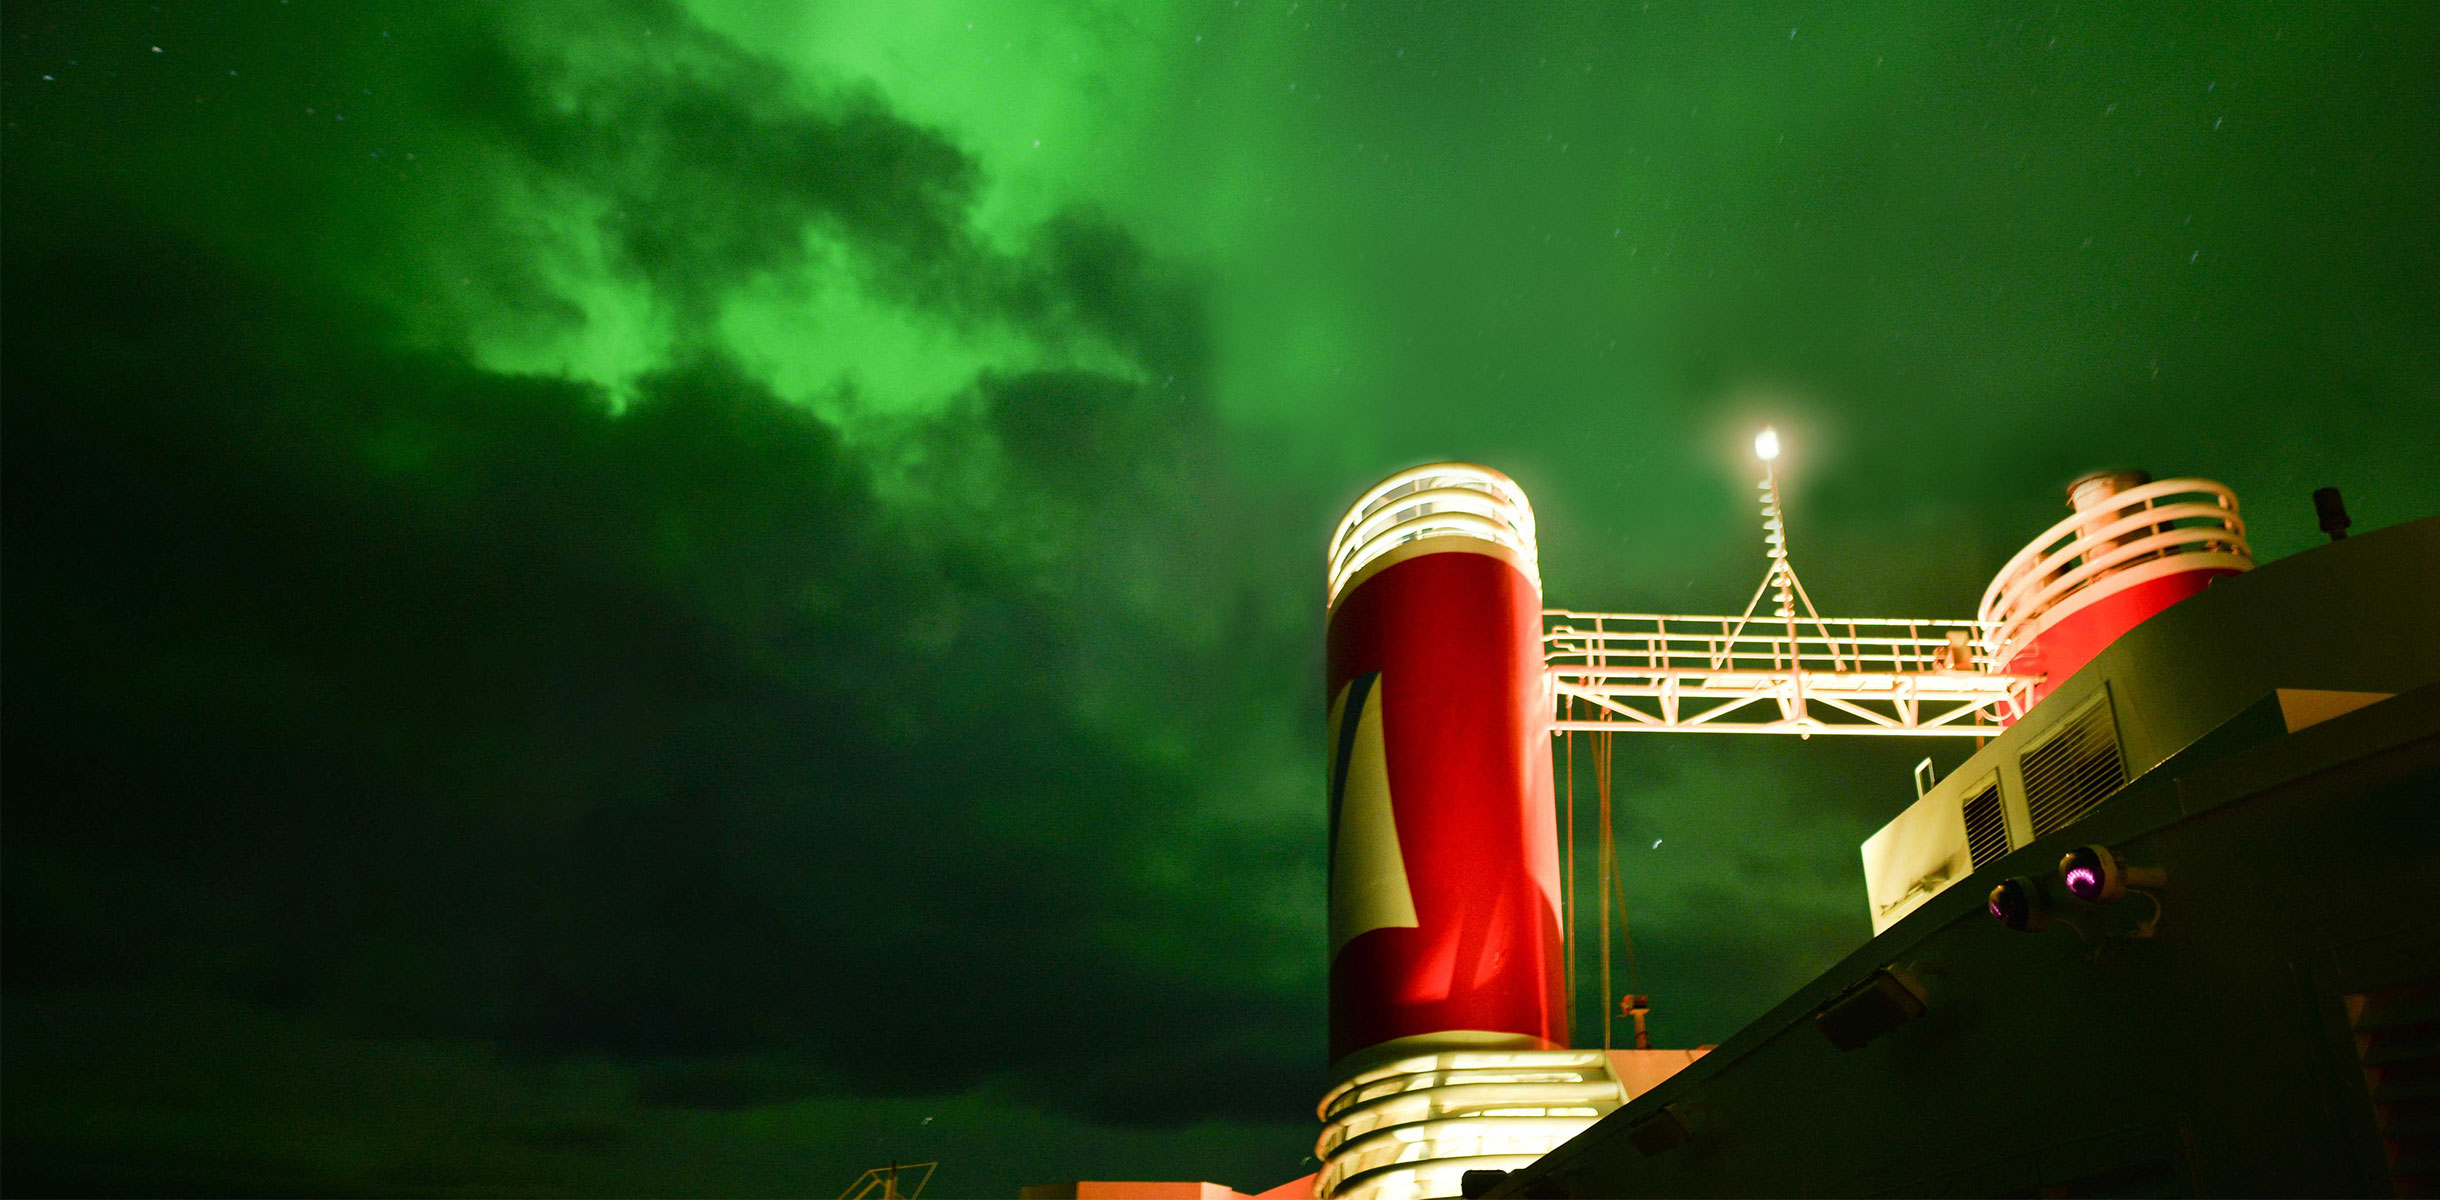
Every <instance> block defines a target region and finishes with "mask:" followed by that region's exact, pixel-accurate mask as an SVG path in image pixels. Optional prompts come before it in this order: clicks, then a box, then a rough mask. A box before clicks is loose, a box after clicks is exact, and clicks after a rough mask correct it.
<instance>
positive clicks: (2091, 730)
mask: <svg viewBox="0 0 2440 1200" xmlns="http://www.w3.org/2000/svg"><path fill="white" fill-rule="evenodd" d="M2017 767H2018V769H2019V770H2020V771H2022V772H2023V774H2024V776H2025V809H2026V814H2027V815H2028V816H2030V817H2031V818H2032V819H2033V836H2035V837H2037V838H2038V837H2042V836H2043V835H2045V834H2050V833H2055V832H2057V831H2058V830H2060V829H2063V828H2065V827H2066V826H2067V823H2068V822H2070V821H2073V820H2075V819H2076V818H2078V817H2081V816H2083V815H2084V814H2085V813H2088V812H2091V811H2092V808H2093V806H2094V805H2096V804H2099V803H2101V801H2102V800H2103V799H2104V798H2105V797H2107V796H2108V795H2109V794H2110V793H2111V792H2114V791H2117V790H2118V788H2119V785H2121V784H2124V783H2125V782H2126V781H2127V772H2126V765H2125V764H2124V763H2123V762H2121V761H2120V760H2119V757H2118V723H2117V722H2116V721H2114V720H2112V719H2111V717H2110V697H2109V693H2108V692H2106V691H2105V692H2103V693H2101V694H2100V695H2097V696H2095V697H2093V698H2092V699H2091V700H2090V701H2087V702H2086V703H2085V705H2084V707H2083V708H2082V709H2080V710H2078V711H2077V713H2076V715H2074V716H2072V717H2069V718H2068V719H2067V720H2065V721H2062V722H2060V723H2059V727H2058V728H2057V729H2054V730H2052V731H2051V733H2050V736H2049V737H2047V738H2044V739H2042V744H2041V745H2038V746H2035V747H2034V748H2033V749H2031V750H2028V751H2026V752H2025V754H2024V757H2022V758H2020V759H2018V760H2017Z"/></svg>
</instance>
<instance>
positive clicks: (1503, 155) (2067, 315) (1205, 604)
mask: <svg viewBox="0 0 2440 1200" xmlns="http://www.w3.org/2000/svg"><path fill="white" fill-rule="evenodd" d="M0 52H4V57H0V121H4V122H5V129H4V136H5V169H4V170H0V201H4V204H5V208H4V210H0V236H4V237H5V246H4V251H5V257H4V259H0V269H4V271H5V278H4V284H5V289H4V291H0V318H4V320H5V336H4V340H0V370H4V372H5V377H4V380H0V383H4V388H5V390H4V393H0V401H4V404H5V410H4V411H5V422H6V425H5V440H4V443H0V444H4V446H5V454H6V464H5V465H6V472H5V487H6V494H5V507H4V509H0V522H4V525H0V533H4V535H5V541H4V543H0V549H4V551H5V558H4V560H0V566H4V567H5V575H4V582H5V589H6V593H5V609H4V610H0V611H4V612H5V628H4V642H0V646H4V654H5V661H6V664H7V667H6V670H7V677H6V695H7V709H6V724H5V738H6V746H5V765H6V786H5V809H4V810H0V811H4V815H5V822H6V826H5V837H4V838H0V852H4V853H5V871H4V873H0V882H4V884H5V889H6V892H5V920H6V930H5V939H4V943H0V949H4V951H5V971H4V974H5V981H6V987H7V1003H6V1006H5V1010H4V1015H0V1021H4V1024H5V1030H4V1032H5V1039H6V1041H5V1054H4V1055H0V1071H4V1072H5V1075H4V1076H0V1084H4V1086H5V1090H6V1104H5V1109H4V1112H5V1153H4V1154H0V1164H4V1167H0V1169H4V1170H5V1172H6V1183H7V1190H9V1191H10V1192H12V1193H16V1194H30V1193H40V1192H51V1191H79V1190H100V1191H133V1192H147V1191H150V1192H164V1193H167V1192H176V1193H182V1194H266V1193H293V1194H429V1193H439V1192H452V1193H461V1194H498V1193H519V1194H526V1193H566V1194H587V1195H599V1194H635V1193H651V1194H821V1195H828V1194H834V1193H835V1192H836V1191H837V1189H839V1188H840V1187H844V1186H845V1185H846V1183H847V1182H848V1181H849V1180H850V1179H852V1178H853V1177H854V1176H855V1174H856V1173H857V1172H859V1171H861V1170H863V1169H864V1168H866V1167H869V1166H874V1165H878V1164H880V1163H884V1162H887V1161H889V1160H891V1159H893V1158H895V1159H899V1160H908V1161H911V1160H920V1159H932V1158H938V1159H940V1160H942V1161H943V1166H942V1168H941V1172H940V1175H939V1178H938V1181H937V1183H936V1185H935V1188H934V1193H933V1194H938V1195H947V1196H960V1195H1007V1194H1013V1192H1014V1189H1015V1187H1016V1186H1017V1184H1019V1183H1021V1182H1043V1181H1049V1180H1054V1179H1062V1178H1078V1177H1087V1178H1092V1177H1098V1178H1198V1177H1200V1178H1206V1179H1214V1180H1219V1181H1223V1182H1228V1183H1230V1184H1233V1185H1235V1186H1237V1187H1239V1188H1245V1189H1252V1188H1257V1187H1261V1186H1268V1185H1270V1184H1274V1183H1277V1182H1280V1181H1282V1180H1285V1179H1287V1178H1290V1177H1293V1176H1295V1175H1299V1174H1302V1173H1304V1171H1306V1170H1308V1169H1309V1167H1306V1166H1300V1165H1299V1160H1300V1158H1301V1156H1303V1155H1304V1154H1305V1153H1306V1151H1307V1149H1308V1148H1309V1146H1310V1142H1311V1138H1312V1134H1313V1131H1314V1125H1313V1121H1312V1112H1311V1104H1312V1101H1313V1100H1314V1098H1315V1097H1316V1096H1317V1095H1318V1093H1319V1091H1320V1089H1321V1086H1322V1083H1323V1079H1322V1076H1323V1068H1324V1064H1323V1062H1322V1061H1321V1059H1322V1057H1323V1050H1322V1044H1323V1019H1322V1011H1323V996H1322V981H1323V974H1324V969H1325V964H1324V962H1323V948H1324V947H1323V923H1324V916H1323V900H1322V896H1323V838H1322V832H1321V831H1322V822H1323V816H1322V814H1323V801H1322V784H1321V777H1322V768H1321V763H1322V760H1323V749H1322V746H1321V720H1320V700H1319V699H1318V691H1319V687H1320V684H1319V680H1320V677H1321V676H1320V672H1319V667H1318V663H1319V658H1320V625H1321V615H1322V614H1321V587H1322V583H1321V556H1322V549H1323V542H1324V540H1325V538H1326V537H1327V536H1328V531H1329V528H1330V525H1331V523H1332V522H1333V521H1334V520H1335V519H1336V518H1337V517H1338V515H1339V514H1340V511H1341V510H1342V508H1343V506H1344V505H1345V503H1346V502H1347V500H1348V499H1349V498H1351V497H1352V496H1354V495H1355V494H1356V493H1357V492H1358V491H1360V490H1361V489H1362V488H1363V487H1365V486H1366V485H1367V484H1369V483H1371V482H1373V481H1374V480H1375V479H1378V478H1380V477H1381V476H1383V475H1385V474H1387V473H1388V472H1390V471H1391V470H1394V469H1396V468H1399V467H1403V466H1406V465H1410V464H1412V463H1415V462H1419V461H1425V460H1429V459H1434V458H1442V457H1454V458H1464V459H1469V460H1473V461H1478V462H1483V463H1486V464H1490V465H1493V466H1496V467H1498V468H1500V469H1502V470H1504V471H1506V472H1508V473H1509V474H1510V475H1512V476H1514V477H1515V478H1517V480H1518V481H1519V482H1520V483H1521V484H1522V485H1523V486H1524V487H1525V488H1526V490H1527V491H1528V493H1529V494H1530V495H1531V497H1532V499H1533V501H1534V503H1535V505H1536V507H1537V510H1538V515H1539V523H1540V528H1541V539H1542V540H1541V561H1542V564H1543V572H1544V578H1545V583H1546V593H1547V596H1548V597H1549V599H1550V601H1551V602H1552V603H1554V604H1563V605H1567V606H1571V607H1577V608H1583V609H1626V610H1637V611H1663V612H1676V611H1685V612H1716V611H1720V610H1723V609H1726V610H1731V611H1733V610H1734V609H1735V608H1737V607H1738V606H1739V605H1741V604H1742V602H1743V600H1744V598H1745V596H1746V595H1747V594H1748V593H1749V592H1750V590H1751V588H1752V586H1753V582H1754V580H1755V579H1756V578H1758V577H1759V575H1760V572H1761V568H1762V560H1761V554H1760V540H1759V538H1760V534H1759V531H1758V530H1757V529H1756V527H1755V520H1754V518H1753V515H1752V513H1751V511H1750V504H1749V497H1750V494H1751V491H1752V483H1751V475H1752V467H1753V463H1752V460H1751V457H1750V456H1751V445H1752V440H1751V439H1752V437H1753V435H1754V432H1755V430H1756V428H1758V427H1759V426H1760V425H1762V424H1764V423H1765V422H1771V423H1775V424H1776V425H1777V426H1778V428H1779V430H1780V431H1781V434H1782V436H1783V438H1784V440H1785V445H1786V448H1785V453H1784V454H1783V456H1782V457H1781V459H1780V460H1779V464H1780V477H1781V479H1782V480H1783V482H1784V483H1785V484H1786V486H1787V488H1788V491H1789V494H1790V505H1791V510H1790V535H1791V539H1792V545H1791V548H1792V550H1793V553H1794V556H1795V561H1796V563H1797V565H1798V567H1799V568H1800V570H1802V571H1803V573H1804V578H1805V580H1806V583H1807V586H1808V587H1809V588H1810V589H1811V591H1812V593H1813V595H1814V597H1815V599H1816V600H1817V601H1818V602H1819V603H1820V604H1821V606H1822V608H1823V609H1824V610H1825V611H1833V610H1835V611H1837V612H1841V613H1854V614H1858V615H1900V616H1908V615H1924V616H1951V615H1955V616H1964V615H1969V614H1970V610H1971V608H1972V605H1973V601H1974V598H1975V596H1976V595H1978V594H1979V592H1980V590H1981V588H1982V586H1983V584H1984V583H1985V582H1986V581H1987V580H1988V578H1989V575H1990V573H1991V572H1992V571H1993V570H1994V569H1996V568H1997V567H1998V566H1999V564H2000V563H2001V562H2002V561H2003V560H2004V559H2005V558H2006V557H2007V555H2008V554H2009V553H2011V552H2013V551H2014V550H2015V549H2016V548H2017V547H2018V546H2019V545H2020V544H2021V543H2022V542H2023V540H2024V539H2025V538H2027V537H2029V536H2031V535H2032V534H2033V533H2035V532H2037V531H2038V530H2040V529H2041V528H2043V527H2044V526H2046V525H2048V524H2049V523H2050V522H2051V521H2052V520H2053V519H2054V518H2055V517H2056V516H2057V515H2059V513H2060V511H2061V508H2060V505H2061V499H2060V495H2059V490H2058V489H2059V487H2060V485H2062V484H2063V483H2064V482H2065V481H2066V480H2067V479H2068V478H2070V477H2072V476H2073V475H2075V474H2077V473H2079V472H2081V471H2083V470H2085V469H2088V468H2091V467H2096V466H2104V465H2115V464H2135V465H2141V466H2145V467H2148V468H2150V469H2151V470H2153V471H2155V472H2156V473H2159V474H2162V475H2164V476H2165V475H2169V474H2197V475H2203V476H2208V477H2212V478H2216V479H2220V480H2223V481H2225V482H2227V483H2228V484H2230V485H2231V486H2233V487H2234V488H2235V489H2236V491H2237V493H2238V495H2239V496H2240V497H2241V498H2242V499H2243V501H2244V503H2245V504H2246V515H2247V517H2248V518H2249V521H2250V522H2251V524H2252V527H2253V532H2254V535H2255V536H2254V545H2255V548H2256V551H2257V553H2258V555H2259V556H2260V557H2261V558H2263V559H2264V560H2266V561H2267V560H2272V559H2276V558H2278V557H2279V556H2281V555H2284V554H2287V553H2292V552H2294V551H2296V550H2298V549H2301V548H2303V547H2305V546H2307V545H2310V544H2312V543H2313V542H2315V541H2317V540H2318V539H2319V536H2320V535H2319V534H2318V533H2317V532H2316V530H2315V528H2314V519H2313V513H2312V509H2311V505H2310V504H2309V502H2308V500H2307V496H2308V494H2309V493H2310V491H2311V490H2312V489H2313V488H2315V487H2318V486H2322V485H2325V484H2334V485H2337V486H2339V487H2341V488H2343V489H2344V490H2345V491H2346V494H2347V498H2348V502H2349V505H2350V508H2351V509H2352V511H2353V513H2354V516H2355V519H2356V522H2357V526H2356V528H2357V529H2358V531H2359V532H2360V531H2364V530H2369V529H2373V528H2378V527H2380V526H2383V525H2388V524H2393V523H2396V522H2398V521H2402V520H2407V519H2412V518H2415V517H2420V516H2425V515H2429V514H2431V513H2433V512H2435V511H2440V475H2436V474H2435V472H2434V471H2433V470H2432V468H2431V463H2432V462H2433V461H2434V449H2435V447H2440V386H2435V382H2434V381H2435V379H2440V289H2436V288H2435V286H2434V281H2435V279H2440V271H2436V269H2435V268H2440V253H2436V252H2435V249H2434V246H2435V239H2434V233H2435V229H2440V220H2436V218H2440V201H2436V199H2435V198H2436V197H2440V73H2435V72H2434V71H2433V70H2432V69H2431V66H2432V64H2433V63H2434V62H2435V61H2440V10H2435V9H2433V8H2430V7H2428V6H2424V5H2417V4H2392V5H2367V6H2360V7H2354V8H2348V9H2339V8H2336V7H2333V6H2325V5H2318V4H2278V3H2268V4H2254V5H2245V6H2237V5H2224V6H2210V7H2201V8H2196V9H2194V10H2191V11H2178V12H2171V11H2169V10H2166V9H2160V8H2157V7H2149V6H2147V7H2138V8H2112V7H2102V6H2080V5H2071V6H2066V7H2062V8H2056V9H2054V8H2052V7H2049V6H2042V7H2038V8H2027V9H2022V10H2006V11H1993V10H1988V9H1975V8H1970V7H1967V6H1957V5H1951V4H1945V3H1929V2H1927V3H1893V4H1882V5H1874V6H1869V7H1868V6H1860V5H1855V4H1845V3H1841V4H1815V5H1805V4H1789V5H1760V4H1756V5H1709V6H1703V5H1686V4H1675V3H1657V2H1656V3H1652V4H1642V3H1641V2H1640V0H1634V2H1630V3H1621V4H1609V5H1597V6H1586V5H1573V4H1571V5H1549V6H1530V7H1529V6H1521V5H1480V6H1456V5H1448V6H1434V7H1431V8H1429V9H1426V8H1423V7H1421V6H1405V5H1354V4H1350V5H1341V4H1338V3H1336V2H1335V0H1329V2H1323V3H1313V2H1300V0H1276V2H1274V0H1243V2H1242V3H1229V2H1227V0H1220V2H1218V3H1210V4H1178V5H1158V4H1136V3H1124V4H1122V3H1103V4H1071V5H1058V6H1053V5H1033V4H1026V5H975V6H964V5H949V4H922V5H896V4H864V3H837V4H806V5H778V4H765V3H760V2H758V0H734V2H716V0H700V2H696V3H682V2H678V0H671V2H669V3H626V4H590V3H585V4H579V3H560V2H555V0H523V2H512V3H506V4H501V5H497V6H474V5H456V4H425V3H393V4H382V3H365V4H338V3H323V2H320V0H294V2H293V3H286V2H282V0H232V2H230V3H174V2H165V3H162V4H160V5H157V6H155V5H87V4H76V3H52V2H43V0H22V2H21V0H10V3H9V4H8V7H7V10H6V21H5V24H0ZM1623 740H1624V741H1625V742H1626V744H1625V745H1623V746H1622V747H1621V751H1620V754H1621V757H1620V761H1619V765H1618V779H1619V785H1618V786H1619V796H1620V808H1621V815H1620V818H1619V831H1618V832H1619V840H1620V844H1621V845H1622V846H1623V847H1625V849H1624V850H1622V855H1623V856H1624V857H1625V860H1626V868H1625V869H1626V871H1627V875H1626V889H1627V900H1628V906H1629V910H1630V914H1631V916H1632V917H1633V920H1634V930H1635V937H1636V942H1635V946H1636V956H1637V966H1638V972H1639V973H1638V977H1637V980H1638V981H1637V984H1636V987H1637V990H1641V991H1646V992H1649V993H1652V994H1653V996H1654V998H1655V1004H1656V1007H1655V1011H1654V1015H1653V1026H1654V1031H1655V1034H1656V1036H1657V1037H1658V1038H1659V1039H1660V1040H1661V1041H1662V1042H1665V1043H1673V1044H1691V1043H1696V1042H1716V1041H1718V1040H1720V1039H1722V1038H1724V1037H1726V1036H1727V1035H1728V1034H1729V1033H1730V1032H1732V1031H1733V1030H1734V1029H1736V1028H1737V1027H1738V1026H1739V1025H1740V1024H1741V1023H1742V1022H1743V1021H1745V1020H1746V1019H1748V1018H1750V1017H1752V1016H1754V1015H1756V1014H1758V1013H1759V1012H1761V1011H1762V1010H1763V1009H1764V1008H1766V1007H1767V1006H1768V1005H1769V1004H1771V1003H1772V1002H1774V1001H1776V1000H1777V999H1779V998H1780V997H1781V996H1783V995H1785V994H1786V993H1787V992H1788V991H1789V990H1791V989H1792V988H1793V987H1795V986H1796V985H1797V984H1799V983H1801V982H1802V981H1804V980H1806V979H1808V978H1810V977H1811V976H1812V975H1813V974H1814V973H1816V972H1817V971H1819V970H1820V969H1821V968H1823V967H1824V966H1826V965H1828V964H1829V963H1831V962H1833V961H1835V960H1836V959H1837V958H1838V957H1839V956H1840V955H1841V954H1843V953H1845V952H1846V951H1847V950H1849V949H1850V948H1852V947H1853V946H1854V945H1855V944H1857V943H1858V942H1860V941H1861V940H1862V939H1863V938H1864V937H1865V936H1866V934H1867V932H1868V926H1867V922H1866V919H1865V915H1864V904H1863V900H1862V883H1861V878H1860V875H1859V872H1858V867H1857V862H1856V846H1857V844H1858V843H1859V842H1860V841H1861V840H1862V839H1863V838H1864V837H1865V836H1866V835H1868V834H1869V833H1870V832H1871V831H1872V830H1873V829H1875V828H1877V827H1879V825H1880V824H1881V823H1882V822H1883V821H1885V820H1887V818H1888V817H1889V816H1890V815H1891V814H1893V813H1895V812H1896V811H1897V810H1898V808H1899V807H1901V806H1902V804H1903V803H1904V802H1905V801H1907V800H1909V799H1911V798H1912V792H1911V788H1910V785H1909V784H1908V782H1907V778H1908V776H1907V768H1908V765H1909V764H1911V763H1912V762H1913V761H1914V760H1915V759H1916V758H1918V757H1921V756H1922V755H1923V754H1925V753H1927V752H1928V753H1931V754H1932V755H1933V756H1934V757H1935V758H1936V759H1937V760H1939V761H1940V762H1941V763H1942V765H1943V766H1944V767H1945V766H1946V765H1949V764H1952V763H1954V762H1955V761H1956V760H1957V759H1958V758H1960V757H1962V754H1963V748H1962V747H1957V746H1950V745H1947V744H1911V743H1910V744H1857V743H1856V742H1846V743H1841V742H1835V741H1830V742H1827V743H1825V741H1819V740H1817V741H1815V742H1812V743H1809V744H1808V743H1796V742H1792V741H1784V742H1783V741H1775V740H1764V739H1708V740H1707V739H1688V740H1683V741H1665V740H1658V739H1651V740H1637V739H1623ZM1857 741H1858V742H1864V741H1874V740H1872V739H1858V740H1857ZM1647 847H1649V848H1647ZM1581 849H1582V853H1583V855H1584V856H1585V858H1586V860H1587V861H1589V856H1590V853H1591V851H1590V846H1589V826H1588V832H1587V835H1586V838H1585V844H1584V845H1583V846H1582V847H1581ZM1588 874H1589V872H1588ZM1592 1008H1593V1001H1592V999H1591V997H1590V996H1589V994H1588V995H1587V996H1585V997H1584V998H1583V1001H1582V1003H1581V1004H1580V1006H1579V1010H1580V1014H1589V1013H1590V1012H1591V1011H1592Z"/></svg>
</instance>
